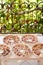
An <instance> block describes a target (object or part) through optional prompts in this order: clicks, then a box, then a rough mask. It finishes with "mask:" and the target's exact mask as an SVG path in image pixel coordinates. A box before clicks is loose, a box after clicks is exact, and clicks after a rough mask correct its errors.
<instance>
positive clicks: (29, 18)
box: [0, 0, 43, 33]
mask: <svg viewBox="0 0 43 65" xmlns="http://www.w3.org/2000/svg"><path fill="white" fill-rule="evenodd" d="M33 1H34V2H33ZM40 2H41V0H0V3H2V4H3V3H5V5H0V32H1V33H14V32H15V33H16V32H17V33H43V3H40ZM22 3H23V4H22ZM38 3H40V4H39V5H38V7H41V9H42V10H35V11H33V12H30V13H25V14H21V15H20V14H17V13H18V12H21V11H30V10H33V9H35V8H36V7H37V4H38ZM9 4H10V5H9Z"/></svg>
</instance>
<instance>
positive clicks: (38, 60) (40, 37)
mask: <svg viewBox="0 0 43 65" xmlns="http://www.w3.org/2000/svg"><path fill="white" fill-rule="evenodd" d="M6 35H9V34H0V40H1V38H2V37H3V36H6ZM12 35H24V34H12ZM33 35H37V36H38V38H39V41H40V42H42V43H43V36H42V34H33ZM3 59H4V60H3ZM3 59H2V58H0V65H4V63H5V62H6V61H7V60H8V59H10V60H24V61H27V60H37V62H38V65H40V61H43V57H40V58H36V57H35V58H34V57H30V58H28V57H26V58H23V57H22V58H17V57H16V58H15V57H9V58H3ZM24 61H23V62H24ZM42 65H43V64H42Z"/></svg>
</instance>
